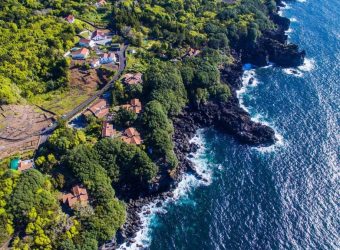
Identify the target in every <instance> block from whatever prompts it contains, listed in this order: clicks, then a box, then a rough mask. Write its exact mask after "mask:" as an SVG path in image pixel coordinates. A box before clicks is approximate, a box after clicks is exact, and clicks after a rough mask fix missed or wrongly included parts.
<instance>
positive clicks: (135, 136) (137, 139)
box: [122, 127, 143, 145]
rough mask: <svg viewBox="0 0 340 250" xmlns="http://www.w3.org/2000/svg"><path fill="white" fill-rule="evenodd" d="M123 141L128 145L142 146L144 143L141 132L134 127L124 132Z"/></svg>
mask: <svg viewBox="0 0 340 250" xmlns="http://www.w3.org/2000/svg"><path fill="white" fill-rule="evenodd" d="M122 140H123V141H124V142H126V143H128V144H135V145H141V144H142V143H143V140H142V139H141V136H140V134H139V132H138V131H137V130H136V129H135V128H133V127H130V128H127V129H126V130H125V131H124V133H123V136H122Z"/></svg>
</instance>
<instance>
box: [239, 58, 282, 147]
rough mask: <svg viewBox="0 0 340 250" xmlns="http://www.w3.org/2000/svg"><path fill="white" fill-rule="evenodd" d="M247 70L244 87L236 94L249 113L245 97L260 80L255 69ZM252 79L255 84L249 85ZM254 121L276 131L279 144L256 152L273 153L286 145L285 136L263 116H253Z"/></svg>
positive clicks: (243, 80)
mask: <svg viewBox="0 0 340 250" xmlns="http://www.w3.org/2000/svg"><path fill="white" fill-rule="evenodd" d="M272 66H273V64H270V65H268V66H266V67H263V68H268V67H272ZM247 68H248V70H245V71H244V73H243V76H242V82H243V87H242V88H241V89H240V90H238V91H236V94H237V97H238V99H239V101H240V106H241V107H242V108H243V109H244V110H246V111H247V112H248V113H249V110H248V109H247V107H245V105H244V102H243V96H244V95H245V94H246V93H247V91H248V90H249V88H250V87H255V86H257V85H258V84H259V80H258V79H257V78H256V71H255V69H251V68H249V67H247ZM251 79H252V81H253V83H252V84H249V82H250V80H251ZM252 120H253V121H255V122H259V123H262V124H264V125H267V126H269V127H272V128H273V129H274V132H275V137H276V139H277V142H276V143H275V144H274V145H272V146H270V147H257V148H255V150H258V151H259V152H272V151H275V149H276V148H278V147H281V146H283V145H284V141H283V136H282V135H281V134H280V133H279V132H278V131H277V129H275V126H274V125H273V124H270V123H269V122H267V121H266V120H265V118H264V117H263V116H262V115H261V114H255V115H254V116H252Z"/></svg>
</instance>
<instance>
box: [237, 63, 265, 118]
mask: <svg viewBox="0 0 340 250" xmlns="http://www.w3.org/2000/svg"><path fill="white" fill-rule="evenodd" d="M269 66H270V65H269ZM242 83H243V85H242V88H241V89H239V90H237V91H236V95H237V97H238V99H239V101H240V106H241V107H242V108H243V109H244V110H246V111H247V112H249V110H248V109H247V107H246V106H245V105H244V101H243V95H244V94H245V93H246V92H247V91H248V90H249V88H253V87H256V86H257V85H258V84H259V81H258V79H257V78H256V72H255V69H249V70H245V71H244V73H243V76H242Z"/></svg>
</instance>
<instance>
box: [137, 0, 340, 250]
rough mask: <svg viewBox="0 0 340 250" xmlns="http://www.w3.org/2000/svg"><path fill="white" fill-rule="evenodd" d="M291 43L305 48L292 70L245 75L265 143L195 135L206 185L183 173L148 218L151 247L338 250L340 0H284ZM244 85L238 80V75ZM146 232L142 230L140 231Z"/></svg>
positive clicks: (245, 96) (244, 96) (246, 93)
mask: <svg viewBox="0 0 340 250" xmlns="http://www.w3.org/2000/svg"><path fill="white" fill-rule="evenodd" d="M283 14H284V15H285V16H287V17H289V18H291V20H292V21H293V22H292V25H291V32H290V33H289V36H290V40H291V41H293V42H295V43H297V44H299V45H300V46H301V48H304V49H305V50H306V51H307V60H306V65H304V66H303V67H300V68H299V69H298V74H292V72H291V70H289V69H288V70H282V69H280V68H275V67H267V68H261V69H256V70H252V71H247V72H246V74H245V78H246V77H249V75H253V76H255V77H256V79H257V81H256V84H255V85H252V86H248V87H245V88H244V89H242V91H240V93H239V95H240V98H241V100H242V104H243V105H244V107H245V108H247V109H248V111H249V112H250V113H251V115H252V116H253V117H254V119H257V120H260V121H262V122H266V123H268V124H269V125H271V126H273V128H275V130H276V132H277V134H278V136H279V137H280V138H281V140H280V142H279V143H278V144H277V145H276V146H274V147H271V148H269V149H263V148H260V149H254V148H250V147H248V146H244V145H239V144H238V143H237V142H235V141H234V139H233V138H232V137H230V136H226V135H222V134H219V133H217V132H216V131H213V130H206V131H204V132H201V133H200V137H199V138H200V141H201V142H202V143H203V145H204V148H202V150H201V152H200V153H199V154H198V155H196V159H195V163H196V165H197V167H198V168H199V169H200V171H201V172H202V173H203V174H204V175H205V176H207V177H208V179H210V178H211V181H210V182H209V184H208V185H201V183H200V182H198V181H197V180H195V179H194V178H193V177H188V178H187V179H186V181H185V182H183V183H182V186H181V187H180V188H179V190H178V192H179V195H178V197H180V198H179V199H178V200H177V201H176V202H172V203H171V202H170V203H169V204H168V205H166V207H165V209H161V210H159V211H160V213H158V214H156V215H154V216H152V218H151V221H149V227H148V230H147V231H144V234H145V235H144V238H143V237H142V238H143V239H144V243H146V244H147V245H148V247H149V248H150V249H155V250H156V249H339V248H340V237H339V228H340V223H339V190H340V189H339V107H340V105H339V104H340V103H339V102H340V98H339V97H340V89H339V81H338V78H339V73H340V71H339V57H340V41H339V39H340V28H339V23H340V18H339V15H340V2H339V1H338V0H324V1H318V0H307V1H302V0H301V1H291V2H289V7H288V8H287V9H285V10H284V12H283ZM245 82H246V81H245ZM145 232H147V233H145Z"/></svg>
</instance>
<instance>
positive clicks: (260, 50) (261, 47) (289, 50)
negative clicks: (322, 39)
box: [240, 1, 306, 67]
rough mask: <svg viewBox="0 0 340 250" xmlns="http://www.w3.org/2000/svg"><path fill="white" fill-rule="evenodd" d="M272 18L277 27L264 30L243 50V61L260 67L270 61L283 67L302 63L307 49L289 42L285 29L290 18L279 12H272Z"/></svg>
mask: <svg viewBox="0 0 340 250" xmlns="http://www.w3.org/2000/svg"><path fill="white" fill-rule="evenodd" d="M277 3H278V5H279V6H282V5H283V3H282V2H281V1H277ZM270 18H271V19H272V21H273V22H274V23H275V24H276V26H277V28H276V29H274V30H268V31H266V32H264V33H263V35H262V36H261V37H260V38H259V39H258V41H257V42H256V43H255V44H254V45H253V46H252V47H250V48H246V49H243V50H241V51H240V54H241V57H242V61H243V62H244V63H251V64H253V65H256V66H259V67H262V66H265V65H268V63H269V62H272V63H275V65H277V66H281V67H296V66H299V65H302V64H303V61H304V58H305V55H306V53H305V51H304V50H302V51H300V49H299V47H298V46H297V45H295V44H288V43H287V38H288V36H287V35H286V34H285V31H287V30H288V29H289V26H290V20H289V19H288V18H286V17H282V16H280V15H279V14H277V13H272V14H271V15H270Z"/></svg>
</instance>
